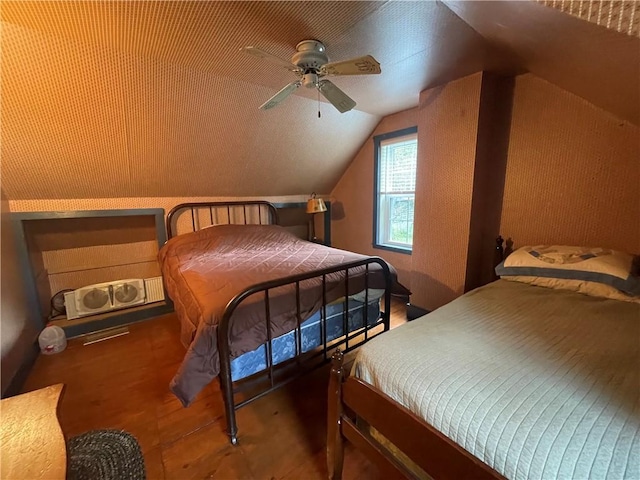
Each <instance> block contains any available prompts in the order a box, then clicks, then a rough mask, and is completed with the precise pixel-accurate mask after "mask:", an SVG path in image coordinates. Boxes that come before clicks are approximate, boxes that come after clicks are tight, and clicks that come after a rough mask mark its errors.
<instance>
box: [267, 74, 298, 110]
mask: <svg viewBox="0 0 640 480" xmlns="http://www.w3.org/2000/svg"><path fill="white" fill-rule="evenodd" d="M300 83H301V82H300V81H297V82H291V83H290V84H289V85H287V86H286V87H284V88H283V89H282V90H280V91H279V92H278V93H276V94H275V95H274V96H273V97H271V98H270V99H269V100H267V101H266V102H265V103H263V104H262V105H260V110H269V109H270V108H273V107H275V106H276V105H278V104H279V103H280V102H282V101H283V100H284V99H285V98H287V97H288V96H289V95H291V94H292V93H293V92H294V91H295V90H297V89H298V87H299V86H300Z"/></svg>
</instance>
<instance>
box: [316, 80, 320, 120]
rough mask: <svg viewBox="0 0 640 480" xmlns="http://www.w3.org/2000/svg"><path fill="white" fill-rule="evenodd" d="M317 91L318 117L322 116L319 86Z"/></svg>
mask: <svg viewBox="0 0 640 480" xmlns="http://www.w3.org/2000/svg"><path fill="white" fill-rule="evenodd" d="M316 93H317V94H318V118H320V117H321V115H320V90H318V88H317V86H316Z"/></svg>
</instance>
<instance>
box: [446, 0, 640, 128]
mask: <svg viewBox="0 0 640 480" xmlns="http://www.w3.org/2000/svg"><path fill="white" fill-rule="evenodd" d="M444 2H445V4H446V5H447V6H448V7H449V8H450V9H451V10H452V11H453V12H455V13H456V15H458V16H459V17H460V18H462V19H463V20H464V21H465V22H466V23H467V24H469V25H470V26H472V27H473V29H474V30H476V31H477V32H479V33H480V34H481V35H482V36H483V38H485V39H487V40H488V41H489V42H491V43H492V44H498V45H502V46H504V47H505V48H507V49H508V51H509V52H510V53H511V54H512V55H513V56H514V57H516V58H517V60H516V63H517V64H518V65H520V66H521V67H522V68H523V69H525V70H527V71H529V72H531V73H533V74H535V75H537V76H538V77H541V78H544V79H545V80H547V81H549V82H551V83H554V84H555V85H557V86H559V87H560V88H563V89H565V90H567V91H569V92H571V93H573V94H575V95H578V96H579V97H582V98H584V99H586V100H588V101H589V102H590V103H593V104H594V105H596V106H598V107H600V108H602V109H604V110H607V111H608V112H611V113H613V114H614V115H615V116H617V117H619V118H622V119H625V120H627V121H629V122H631V123H634V124H636V125H638V124H640V38H639V37H638V36H637V35H633V34H632V33H633V32H634V31H635V30H634V28H633V25H635V24H637V21H636V20H635V18H636V17H635V14H636V12H638V13H639V14H640V9H638V8H636V6H637V5H640V2H634V8H628V7H627V6H626V3H627V2H607V1H604V2H602V3H603V4H604V5H607V7H608V6H609V4H612V8H611V9H609V8H607V9H606V11H605V10H604V9H600V10H594V8H593V5H592V10H591V11H592V12H594V11H595V12H597V11H600V13H601V15H600V20H601V21H599V20H598V16H597V15H591V14H590V13H589V8H588V7H589V3H592V4H595V5H596V6H599V7H602V5H598V3H597V2H588V1H584V2H583V1H575V2H567V4H569V3H571V4H574V3H575V4H584V5H583V10H580V11H579V10H578V9H574V10H573V12H574V13H573V14H571V15H568V14H566V13H562V11H561V8H562V7H563V3H562V1H561V0H557V1H556V2H555V6H556V7H557V8H549V7H547V6H545V5H544V4H543V3H538V2H526V1H525V2H518V1H513V2H466V1H460V0H444ZM616 6H617V7H616ZM565 7H566V9H568V10H569V11H571V10H570V8H571V5H565ZM584 7H587V8H584ZM618 7H619V8H618ZM580 12H583V13H584V15H585V16H587V17H589V18H590V19H591V20H592V21H585V20H582V19H580V18H576V16H580V15H581V13H580ZM604 13H606V14H607V15H606V16H607V18H609V19H611V18H615V21H606V22H605V21H604ZM614 13H615V14H616V15H615V16H614ZM598 23H601V24H602V25H598ZM622 25H627V26H628V25H631V26H632V28H631V31H630V32H629V29H628V28H627V31H626V32H624V33H619V32H618V31H617V30H618V29H619V28H618V27H620V29H622Z"/></svg>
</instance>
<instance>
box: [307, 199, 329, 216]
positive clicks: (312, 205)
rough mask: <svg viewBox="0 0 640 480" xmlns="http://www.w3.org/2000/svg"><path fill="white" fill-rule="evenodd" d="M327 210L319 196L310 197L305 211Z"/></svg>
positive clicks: (320, 211) (317, 211)
mask: <svg viewBox="0 0 640 480" xmlns="http://www.w3.org/2000/svg"><path fill="white" fill-rule="evenodd" d="M326 211H327V206H326V205H325V203H324V200H322V199H321V198H315V196H314V197H313V198H310V199H309V200H308V201H307V213H322V212H326Z"/></svg>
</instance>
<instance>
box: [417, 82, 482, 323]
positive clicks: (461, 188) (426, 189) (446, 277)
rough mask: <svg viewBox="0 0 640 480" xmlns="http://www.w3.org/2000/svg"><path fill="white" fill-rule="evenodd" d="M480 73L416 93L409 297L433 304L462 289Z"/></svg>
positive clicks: (466, 248) (423, 306)
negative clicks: (412, 243) (411, 255)
mask: <svg viewBox="0 0 640 480" xmlns="http://www.w3.org/2000/svg"><path fill="white" fill-rule="evenodd" d="M481 85H482V73H477V74H474V75H471V76H469V77H465V78H462V79H460V80H456V81H455V82H450V83H448V84H446V85H443V86H441V87H436V88H433V89H431V90H425V91H423V92H422V93H421V94H420V106H419V110H418V155H419V157H420V161H419V162H418V172H417V174H418V179H417V186H416V189H417V192H416V210H415V211H416V214H415V215H416V217H415V226H414V249H413V265H412V267H413V270H412V274H411V287H412V291H413V295H412V297H411V302H412V303H414V304H416V305H418V306H420V307H422V308H426V309H429V310H433V309H434V308H437V307H439V306H441V305H443V304H445V303H447V302H449V301H451V300H453V299H454V298H455V297H457V296H458V295H460V294H462V292H463V290H464V283H465V272H466V266H467V251H468V242H469V225H470V220H471V199H472V192H473V172H474V166H475V156H476V137H477V132H478V114H479V108H480V89H481Z"/></svg>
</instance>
